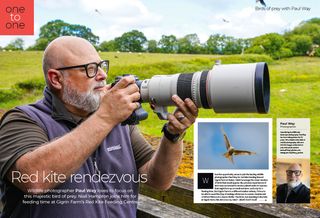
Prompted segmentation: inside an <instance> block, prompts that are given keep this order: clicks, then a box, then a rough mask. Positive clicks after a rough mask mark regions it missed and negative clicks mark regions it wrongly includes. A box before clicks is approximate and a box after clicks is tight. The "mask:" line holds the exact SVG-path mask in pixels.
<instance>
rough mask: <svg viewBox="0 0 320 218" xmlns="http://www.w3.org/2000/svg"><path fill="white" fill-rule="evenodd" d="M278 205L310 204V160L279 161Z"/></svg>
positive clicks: (277, 176) (277, 173) (277, 179)
mask: <svg viewBox="0 0 320 218" xmlns="http://www.w3.org/2000/svg"><path fill="white" fill-rule="evenodd" d="M276 181H277V197H276V201H277V203H310V160H309V159H302V158H300V159H298V158H291V159H278V160H277V169H276Z"/></svg>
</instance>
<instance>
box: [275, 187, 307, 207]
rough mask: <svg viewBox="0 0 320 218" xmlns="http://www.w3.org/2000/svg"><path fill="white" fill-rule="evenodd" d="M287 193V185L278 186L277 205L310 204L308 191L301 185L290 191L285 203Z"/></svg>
mask: <svg viewBox="0 0 320 218" xmlns="http://www.w3.org/2000/svg"><path fill="white" fill-rule="evenodd" d="M287 192H288V185H287V183H286V184H282V185H279V186H278V188H277V203H310V189H309V188H307V186H305V185H304V184H302V183H300V185H298V186H297V187H295V188H294V189H292V190H291V193H290V194H289V196H288V198H287V201H286V196H287Z"/></svg>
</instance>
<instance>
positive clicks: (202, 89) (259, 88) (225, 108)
mask: <svg viewBox="0 0 320 218" xmlns="http://www.w3.org/2000/svg"><path fill="white" fill-rule="evenodd" d="M124 76H126V75H124ZM120 79H121V77H117V78H116V81H119V80H120ZM113 84H115V83H113ZM136 84H137V86H138V87H139V90H140V95H141V98H140V100H139V102H141V103H143V102H149V103H151V104H152V105H153V106H154V112H155V113H157V115H158V117H159V118H160V119H167V114H168V112H167V107H168V106H172V105H174V103H173V101H172V100H171V97H172V96H173V95H175V94H176V95H178V96H179V97H180V98H181V99H182V100H184V99H186V98H190V99H191V100H193V102H194V103H195V104H196V106H197V107H198V108H206V109H213V110H214V111H215V112H216V113H250V112H253V113H268V111H269V105H270V79H269V70H268V65H267V63H265V62H260V63H250V64H220V63H217V64H215V65H214V67H213V68H212V69H211V70H206V71H199V72H195V73H179V74H173V75H155V76H153V77H151V78H150V79H145V80H139V79H138V78H137V77H136ZM139 109H140V108H139ZM145 113H146V112H145ZM139 116H140V115H138V116H137V117H136V118H137V119H140V118H139ZM146 118H147V116H146V115H145V114H144V113H142V116H141V119H140V120H143V119H146ZM138 122H139V120H136V121H134V122H133V124H137V123H138Z"/></svg>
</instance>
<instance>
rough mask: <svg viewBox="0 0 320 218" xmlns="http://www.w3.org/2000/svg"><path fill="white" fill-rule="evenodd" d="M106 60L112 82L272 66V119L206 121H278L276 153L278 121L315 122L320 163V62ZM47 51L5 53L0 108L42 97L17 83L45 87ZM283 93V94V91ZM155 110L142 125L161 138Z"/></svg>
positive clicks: (314, 148) (0, 56)
mask: <svg viewBox="0 0 320 218" xmlns="http://www.w3.org/2000/svg"><path fill="white" fill-rule="evenodd" d="M101 57H102V58H103V59H109V60H110V75H109V80H108V82H110V81H112V80H113V78H114V77H115V76H116V75H121V74H123V73H131V74H136V75H138V76H139V78H141V79H145V78H150V77H151V76H153V75H156V74H172V73H180V72H195V71H198V70H204V69H210V68H211V67H212V66H213V64H214V61H215V60H216V59H221V60H222V63H225V64H226V63H247V62H259V61H266V62H268V63H269V70H270V77H271V108H270V113H269V114H267V115H265V114H264V115H259V114H215V113H214V112H213V111H212V110H203V109H201V110H200V117H217V118H221V117H254V118H264V117H267V118H274V122H273V151H274V154H275V152H276V150H275V148H276V134H275V133H276V131H275V130H276V126H275V125H276V120H275V118H311V154H312V162H316V163H320V146H319V145H320V113H319V112H320V103H319V102H320V58H308V57H297V58H290V59H284V60H280V61H272V60H271V59H270V58H269V57H267V56H257V55H243V56H241V55H232V56H213V55H165V54H144V53H142V54H137V53H101ZM41 58H42V52H0V101H1V94H2V96H9V97H8V98H5V97H3V98H2V102H0V109H2V110H7V109H9V108H11V107H13V106H15V105H18V104H23V103H27V102H32V101H34V100H35V99H38V98H41V91H40V90H38V89H37V90H32V91H31V89H29V91H25V90H24V92H23V93H21V90H20V92H17V93H18V94H17V95H11V94H8V93H7V92H11V90H12V92H14V91H16V88H13V87H16V84H17V83H19V82H20V83H21V82H22V83H27V84H39V83H40V84H41V83H43V76H42V70H41ZM280 90H281V91H280ZM144 108H146V109H147V110H148V111H149V118H148V119H147V120H146V121H143V122H141V124H140V128H141V130H142V131H143V132H144V133H147V134H150V135H155V136H160V135H161V133H160V129H161V127H162V125H163V123H164V121H159V120H158V118H157V117H156V116H155V115H154V114H153V113H152V112H151V111H150V109H148V105H147V104H146V105H144ZM186 140H188V141H192V140H193V132H192V130H191V131H188V134H187V136H186Z"/></svg>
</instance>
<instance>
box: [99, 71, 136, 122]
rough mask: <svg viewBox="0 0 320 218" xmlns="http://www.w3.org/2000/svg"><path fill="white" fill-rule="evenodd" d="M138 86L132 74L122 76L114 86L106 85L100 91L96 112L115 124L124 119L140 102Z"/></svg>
mask: <svg viewBox="0 0 320 218" xmlns="http://www.w3.org/2000/svg"><path fill="white" fill-rule="evenodd" d="M139 99H140V93H139V88H138V86H137V85H136V84H135V79H134V77H133V76H125V77H123V78H122V79H121V80H120V81H119V82H118V83H117V84H116V85H115V86H113V87H112V88H111V86H106V89H105V90H104V91H102V93H101V103H100V107H99V109H98V110H97V114H98V115H99V116H100V117H101V118H103V119H104V120H107V121H108V122H111V123H112V124H113V125H117V124H118V123H121V122H122V121H124V120H126V119H127V118H128V117H129V116H130V115H131V114H132V112H133V111H134V110H136V109H137V108H138V107H139V106H140V104H139V103H138V102H137V101H138V100H139Z"/></svg>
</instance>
